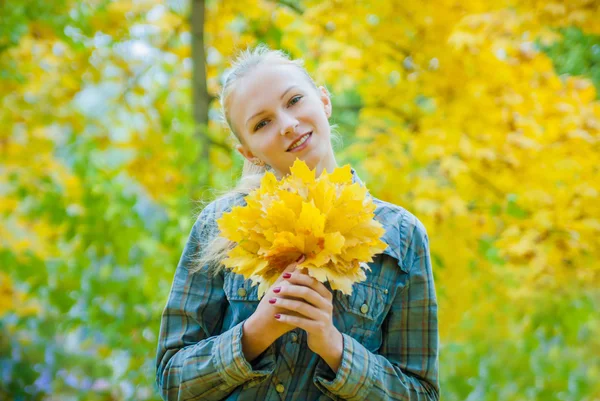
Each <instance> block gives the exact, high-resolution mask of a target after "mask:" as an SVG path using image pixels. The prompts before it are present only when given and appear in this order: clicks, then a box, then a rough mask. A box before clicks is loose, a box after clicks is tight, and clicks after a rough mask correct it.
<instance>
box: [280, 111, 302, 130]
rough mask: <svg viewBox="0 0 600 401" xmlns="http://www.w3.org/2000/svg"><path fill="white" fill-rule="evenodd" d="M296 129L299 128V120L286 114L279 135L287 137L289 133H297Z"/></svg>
mask: <svg viewBox="0 0 600 401" xmlns="http://www.w3.org/2000/svg"><path fill="white" fill-rule="evenodd" d="M296 127H298V120H296V118H295V117H293V116H290V115H287V114H284V115H283V116H282V117H281V129H280V131H279V133H280V134H281V135H286V134H287V133H288V132H292V133H293V132H294V131H296Z"/></svg>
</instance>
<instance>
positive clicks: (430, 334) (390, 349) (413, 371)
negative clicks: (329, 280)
mask: <svg viewBox="0 0 600 401" xmlns="http://www.w3.org/2000/svg"><path fill="white" fill-rule="evenodd" d="M401 224H402V226H401V227H400V233H401V235H407V238H403V239H402V240H401V241H400V243H407V244H410V245H409V246H408V248H407V252H406V255H405V256H404V257H403V261H402V262H401V266H399V267H398V268H404V266H406V267H405V268H404V269H405V271H406V273H408V275H409V277H408V283H407V284H406V285H405V286H404V287H401V288H398V291H396V295H395V297H394V300H393V303H392V306H391V309H390V311H389V313H388V315H387V317H386V319H385V321H384V323H383V327H382V330H383V343H382V346H381V348H380V351H379V353H378V354H374V353H372V352H370V351H369V350H367V349H366V348H365V347H364V346H363V345H362V344H361V343H360V342H358V341H357V340H355V339H354V338H352V337H350V336H349V335H347V334H343V340H344V350H343V354H342V364H341V366H340V368H339V370H338V372H337V374H335V375H334V374H333V372H332V371H331V370H330V369H329V367H328V366H326V365H325V363H324V362H323V361H320V362H319V364H318V365H317V371H316V374H315V377H314V383H315V385H316V386H317V387H319V388H320V389H321V391H323V392H325V393H326V394H328V395H329V396H330V397H331V398H333V399H334V400H369V401H371V400H403V401H406V400H410V401H417V400H418V401H437V400H439V398H440V395H439V394H440V393H439V392H440V388H439V381H438V365H439V356H438V348H439V339H438V320H437V299H436V293H435V286H434V281H433V273H432V268H431V258H430V254H429V243H428V236H427V232H426V230H425V227H424V226H423V224H422V223H421V222H420V221H419V220H418V219H417V218H416V217H414V216H412V215H411V214H410V213H406V212H405V215H404V216H403V218H402V220H401ZM402 233H404V234H402Z"/></svg>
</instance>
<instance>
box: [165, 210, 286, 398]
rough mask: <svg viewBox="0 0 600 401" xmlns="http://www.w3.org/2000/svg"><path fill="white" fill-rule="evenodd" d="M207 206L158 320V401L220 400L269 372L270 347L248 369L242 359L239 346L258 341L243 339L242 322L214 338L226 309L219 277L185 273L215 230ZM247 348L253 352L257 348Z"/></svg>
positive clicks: (272, 366) (272, 364)
mask: <svg viewBox="0 0 600 401" xmlns="http://www.w3.org/2000/svg"><path fill="white" fill-rule="evenodd" d="M213 205H214V204H213V203H211V204H210V205H208V206H207V207H206V208H205V209H204V210H203V211H202V213H201V214H200V216H199V218H198V220H197V221H196V223H195V224H194V227H193V228H192V232H191V234H190V236H189V238H188V240H187V243H186V245H185V248H184V251H183V254H182V256H181V259H180V261H179V263H178V265H177V270H176V272H175V278H174V280H173V285H172V287H171V292H170V294H169V298H168V301H167V305H166V307H165V309H164V312H163V314H162V320H161V325H160V335H159V339H158V349H157V356H156V382H157V384H158V388H159V390H160V392H161V396H162V398H163V399H164V400H188V399H200V397H201V398H202V399H203V400H221V399H223V398H225V397H227V395H228V394H230V393H231V392H232V391H233V390H234V389H235V388H236V387H237V386H239V385H241V384H243V383H245V382H247V381H250V380H256V381H259V382H260V381H262V380H264V379H265V378H266V377H267V376H268V375H269V374H271V373H272V372H273V371H274V369H275V356H274V350H273V347H270V346H269V347H265V349H266V351H265V352H263V353H262V355H260V356H258V358H256V359H255V360H254V361H252V365H251V364H250V363H249V362H248V360H247V359H246V358H245V356H244V352H243V351H242V344H243V343H246V342H247V341H246V340H252V338H254V339H256V340H258V339H260V337H258V338H257V337H252V338H250V337H249V336H248V338H245V337H244V336H245V334H246V333H245V331H244V329H243V326H244V323H245V322H246V320H245V321H243V322H240V323H239V324H237V325H236V326H234V327H232V328H231V329H229V330H227V331H225V332H224V333H221V334H217V333H220V331H221V329H222V320H223V314H224V312H225V308H227V299H226V297H225V294H224V291H223V275H218V276H216V277H213V276H212V274H208V273H206V272H205V271H204V270H201V271H199V272H197V273H194V274H190V273H189V270H188V268H189V267H190V264H191V263H192V262H193V259H194V256H197V253H198V250H199V249H200V247H201V246H202V244H203V242H205V241H206V237H207V236H208V235H209V234H211V233H210V231H211V230H212V229H214V227H207V225H216V224H215V223H214V213H213V211H212V209H214V206H213ZM211 206H212V207H211ZM249 344H250V349H253V350H255V351H256V350H257V349H259V348H262V346H263V344H260V345H256V344H254V343H253V342H252V341H250V342H249ZM261 352H262V351H261Z"/></svg>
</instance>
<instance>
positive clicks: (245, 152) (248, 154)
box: [235, 144, 255, 162]
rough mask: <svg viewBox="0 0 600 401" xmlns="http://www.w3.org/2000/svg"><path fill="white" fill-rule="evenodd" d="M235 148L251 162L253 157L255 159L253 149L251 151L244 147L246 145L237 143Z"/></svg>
mask: <svg viewBox="0 0 600 401" xmlns="http://www.w3.org/2000/svg"><path fill="white" fill-rule="evenodd" d="M235 149H236V150H237V151H238V152H240V154H241V155H242V156H243V157H244V158H245V159H247V160H248V161H250V162H252V159H254V157H255V156H254V154H253V153H252V152H251V151H249V150H248V149H246V148H245V147H244V145H240V144H237V145H235Z"/></svg>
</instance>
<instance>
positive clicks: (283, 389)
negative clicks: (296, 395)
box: [275, 384, 285, 393]
mask: <svg viewBox="0 0 600 401" xmlns="http://www.w3.org/2000/svg"><path fill="white" fill-rule="evenodd" d="M275 390H277V392H278V393H283V392H284V391H285V387H283V384H278V385H277V386H275Z"/></svg>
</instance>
